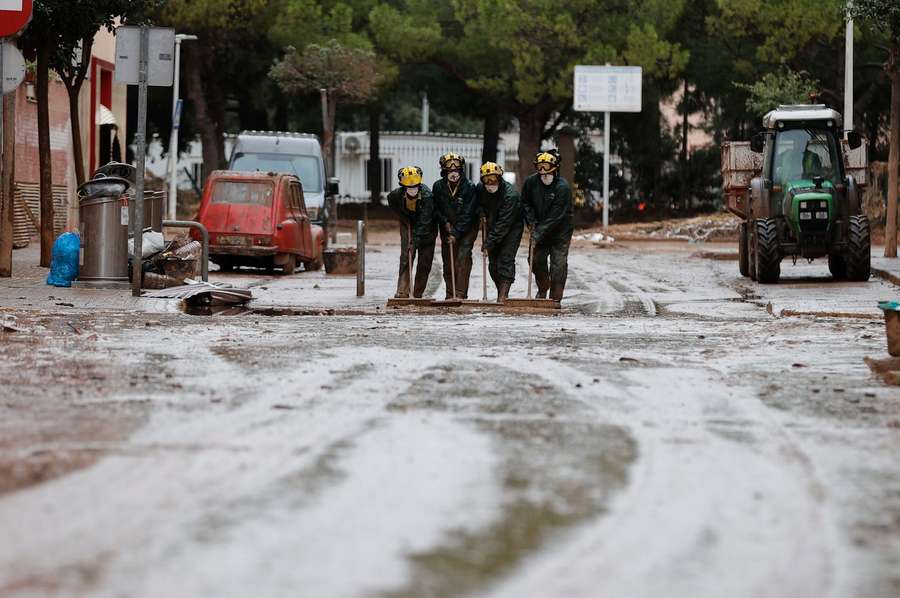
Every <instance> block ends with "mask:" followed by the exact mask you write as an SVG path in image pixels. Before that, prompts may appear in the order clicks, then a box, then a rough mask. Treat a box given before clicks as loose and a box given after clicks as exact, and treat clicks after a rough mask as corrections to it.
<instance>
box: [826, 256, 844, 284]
mask: <svg viewBox="0 0 900 598" xmlns="http://www.w3.org/2000/svg"><path fill="white" fill-rule="evenodd" d="M828 271H829V272H831V276H832V277H833V278H834V279H835V280H844V279H846V278H847V260H845V259H844V256H842V255H839V254H836V253H832V254H830V255H829V256H828Z"/></svg>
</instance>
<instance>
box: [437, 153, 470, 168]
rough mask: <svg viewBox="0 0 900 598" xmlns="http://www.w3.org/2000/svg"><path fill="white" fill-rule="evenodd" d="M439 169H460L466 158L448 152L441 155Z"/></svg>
mask: <svg viewBox="0 0 900 598" xmlns="http://www.w3.org/2000/svg"><path fill="white" fill-rule="evenodd" d="M440 164H441V170H462V169H463V166H465V164H466V159H465V158H463V157H462V156H460V155H459V154H454V153H453V152H449V153H446V154H444V155H443V156H441V159H440Z"/></svg>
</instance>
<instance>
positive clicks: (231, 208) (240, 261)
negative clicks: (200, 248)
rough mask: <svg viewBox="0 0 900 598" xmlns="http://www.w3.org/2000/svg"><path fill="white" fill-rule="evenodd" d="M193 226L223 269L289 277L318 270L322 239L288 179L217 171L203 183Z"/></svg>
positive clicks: (300, 195) (294, 179) (296, 187)
mask: <svg viewBox="0 0 900 598" xmlns="http://www.w3.org/2000/svg"><path fill="white" fill-rule="evenodd" d="M199 221H200V222H201V223H202V224H203V226H205V227H206V228H207V230H208V231H209V257H210V260H212V261H213V262H214V263H216V264H218V265H219V267H220V268H221V269H222V270H224V271H228V270H232V269H234V268H237V267H239V266H257V267H263V268H267V269H270V268H274V267H276V266H280V267H281V270H282V272H283V273H284V274H293V273H294V269H295V268H296V266H297V264H298V263H302V264H303V266H304V268H305V269H306V270H318V269H320V268H321V267H322V252H323V250H324V249H325V244H326V243H327V239H326V236H325V233H324V231H323V229H322V227H321V226H319V225H317V224H313V223H312V222H311V221H310V218H309V215H308V214H307V211H306V204H305V203H304V202H303V186H302V184H301V183H300V179H298V178H297V177H296V176H294V175H289V174H276V173H271V172H270V173H260V172H232V171H225V170H217V171H215V172H213V173H212V174H211V175H210V177H209V179H208V180H207V182H206V188H205V189H204V190H203V198H202V199H201V201H200V215H199Z"/></svg>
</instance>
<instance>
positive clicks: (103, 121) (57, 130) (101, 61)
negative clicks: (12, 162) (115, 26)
mask: <svg viewBox="0 0 900 598" xmlns="http://www.w3.org/2000/svg"><path fill="white" fill-rule="evenodd" d="M115 48H116V41H115V36H114V35H113V34H112V33H110V32H109V31H107V30H106V28H101V29H100V30H99V31H98V32H97V35H96V37H95V38H94V44H93V48H92V51H91V58H90V69H89V71H88V77H87V80H86V81H85V82H84V85H83V86H82V88H81V93H80V95H79V115H78V120H79V124H80V126H81V146H82V149H83V153H84V170H85V174H86V176H88V177H89V176H90V174H91V173H92V172H93V170H94V169H96V168H97V167H98V166H100V165H103V164H105V163H107V162H109V161H110V160H112V159H114V158H118V159H120V160H125V139H126V133H127V132H126V130H125V127H126V122H125V119H126V110H127V86H125V85H122V84H119V83H116V82H115ZM49 112H50V153H51V172H52V181H53V196H54V222H55V227H56V229H57V233H59V232H61V231H63V230H67V229H70V230H71V229H77V228H78V204H77V201H76V199H75V195H76V191H77V188H76V187H77V185H76V182H75V168H74V151H73V144H72V124H71V119H70V117H69V96H68V92H67V91H66V88H65V86H64V85H63V83H62V82H61V81H59V80H58V79H57V78H56V76H55V74H54V73H53V72H51V74H50V90H49ZM15 180H16V197H15V203H14V244H15V246H17V247H22V246H24V245H27V244H28V242H29V239H30V238H31V236H32V235H33V234H35V233H36V232H37V230H38V228H37V227H38V226H39V224H40V200H39V194H40V161H39V159H38V126H37V98H36V94H35V88H34V72H33V69H29V73H28V75H27V77H26V81H25V83H23V84H22V85H21V86H19V88H18V90H16V171H15Z"/></svg>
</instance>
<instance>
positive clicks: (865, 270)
mask: <svg viewBox="0 0 900 598" xmlns="http://www.w3.org/2000/svg"><path fill="white" fill-rule="evenodd" d="M846 262H847V279H848V280H853V281H856V282H865V281H867V280H869V276H870V275H871V273H872V242H871V239H870V235H869V219H868V217H866V216H851V217H850V231H849V233H848V234H847V258H846Z"/></svg>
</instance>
